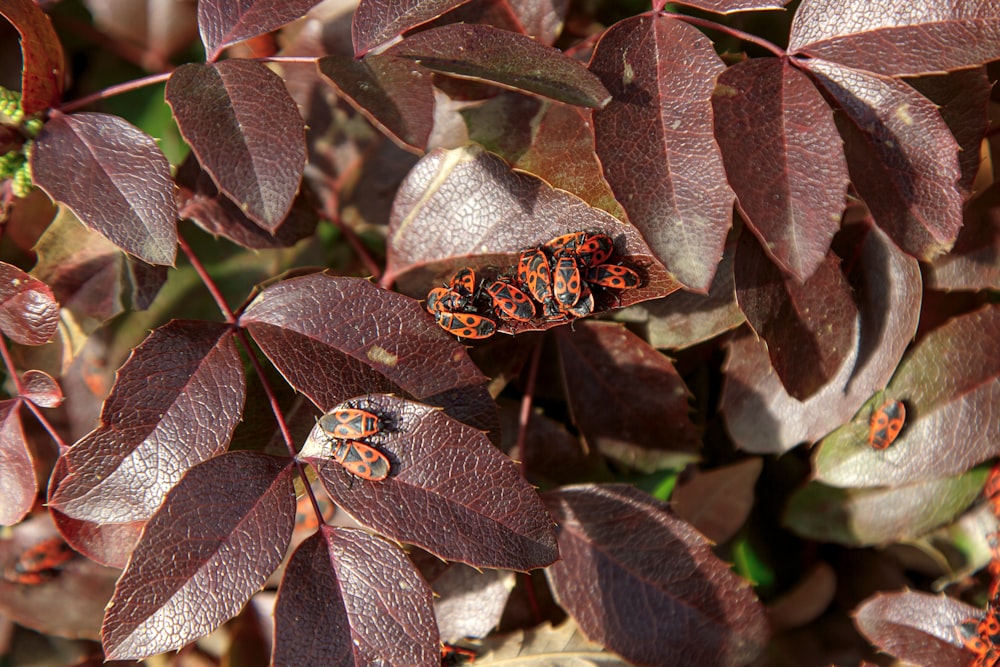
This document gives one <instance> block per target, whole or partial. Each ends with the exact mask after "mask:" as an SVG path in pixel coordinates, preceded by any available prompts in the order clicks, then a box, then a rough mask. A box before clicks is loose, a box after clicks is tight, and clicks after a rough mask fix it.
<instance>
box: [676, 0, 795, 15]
mask: <svg viewBox="0 0 1000 667" xmlns="http://www.w3.org/2000/svg"><path fill="white" fill-rule="evenodd" d="M789 1H790V0H683V1H682V2H677V3H674V4H678V5H684V6H687V7H697V8H698V9H704V10H705V11H706V12H715V13H716V14H731V13H734V12H745V11H750V10H760V9H780V8H782V7H783V6H785V5H787V4H788V3H789Z"/></svg>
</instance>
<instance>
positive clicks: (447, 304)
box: [424, 287, 469, 315]
mask: <svg viewBox="0 0 1000 667" xmlns="http://www.w3.org/2000/svg"><path fill="white" fill-rule="evenodd" d="M424 306H425V308H427V312H429V313H430V314H431V315H436V314H437V313H441V312H448V313H455V312H459V311H463V310H466V309H468V307H469V299H468V297H464V296H462V295H461V294H459V293H458V292H456V291H454V290H453V289H450V288H448V287H435V288H434V289H432V290H431V291H430V292H428V293H427V303H426V304H425V305H424Z"/></svg>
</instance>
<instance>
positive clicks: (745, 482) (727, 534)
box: [670, 457, 763, 544]
mask: <svg viewBox="0 0 1000 667" xmlns="http://www.w3.org/2000/svg"><path fill="white" fill-rule="evenodd" d="M762 467H763V461H762V460H761V459H760V458H759V457H754V458H750V459H746V460H745V461H741V462H739V463H734V464H733V465H728V466H723V467H721V468H714V469H712V470H706V471H700V470H696V471H695V472H694V476H693V477H692V478H690V479H687V480H684V481H682V482H679V483H678V484H677V486H676V487H675V488H674V492H673V493H672V494H671V496H670V506H671V507H672V508H673V510H674V512H676V513H677V516H678V517H680V518H681V519H684V520H685V521H687V522H688V523H690V524H691V525H692V526H694V527H695V528H697V529H698V532H700V533H701V534H702V535H704V536H705V537H707V538H708V539H710V540H712V541H713V542H715V543H717V544H719V543H722V542H726V541H728V540H729V539H730V538H732V537H733V536H734V535H735V534H736V532H737V531H738V530H739V529H740V528H741V527H742V526H743V522H744V521H746V520H747V517H748V516H750V510H751V509H752V508H753V501H754V486H755V485H756V484H757V478H758V477H760V471H761V468H762ZM685 474H686V473H685Z"/></svg>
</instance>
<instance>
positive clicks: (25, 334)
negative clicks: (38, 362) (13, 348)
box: [0, 262, 59, 345]
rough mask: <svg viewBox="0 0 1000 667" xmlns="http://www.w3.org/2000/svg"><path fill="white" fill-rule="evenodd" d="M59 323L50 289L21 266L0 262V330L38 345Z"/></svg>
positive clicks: (7, 334)
mask: <svg viewBox="0 0 1000 667" xmlns="http://www.w3.org/2000/svg"><path fill="white" fill-rule="evenodd" d="M58 326H59V304H58V303H56V301H55V297H54V296H53V294H52V289H51V288H50V287H49V286H48V285H46V284H45V283H43V282H42V281H40V280H38V279H37V278H32V277H31V276H29V275H28V274H27V273H25V272H24V271H22V270H21V269H19V268H17V267H16V266H13V265H11V264H7V263H6V262H0V332H3V335H5V336H7V337H8V338H10V339H11V340H12V341H14V342H15V343H20V344H21V345H42V344H44V343H47V342H48V341H49V339H51V338H52V336H53V335H54V334H55V333H56V327H58Z"/></svg>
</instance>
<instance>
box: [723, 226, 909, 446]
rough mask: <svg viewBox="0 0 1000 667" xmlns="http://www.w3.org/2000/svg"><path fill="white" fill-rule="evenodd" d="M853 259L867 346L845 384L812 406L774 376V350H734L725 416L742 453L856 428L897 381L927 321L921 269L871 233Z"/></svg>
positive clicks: (749, 339)
mask: <svg viewBox="0 0 1000 667" xmlns="http://www.w3.org/2000/svg"><path fill="white" fill-rule="evenodd" d="M844 254H845V256H852V257H856V260H855V264H854V266H853V268H852V269H851V271H850V272H849V273H848V275H847V278H848V281H849V282H850V283H851V287H852V289H853V291H854V300H855V302H856V303H857V304H858V309H859V315H860V324H859V326H860V330H859V334H860V338H859V339H857V341H856V342H854V343H853V344H852V346H851V351H850V354H849V356H848V358H847V361H846V362H845V363H844V364H843V365H841V367H840V371H839V372H838V373H837V376H836V377H835V378H833V379H832V380H831V381H830V382H828V383H827V384H826V386H824V387H823V388H822V389H820V390H819V391H818V392H817V393H816V394H814V395H813V396H812V397H810V398H809V399H808V400H806V401H799V400H797V399H795V398H793V397H791V396H789V394H788V392H787V391H786V390H785V389H784V387H783V386H782V385H781V380H779V379H778V376H777V374H775V372H774V370H773V369H772V368H771V363H770V361H769V360H768V350H767V346H766V345H765V344H764V342H763V341H760V340H755V337H754V336H753V335H752V334H747V335H741V336H739V337H737V338H735V339H733V341H732V342H731V343H730V344H729V353H728V356H727V359H726V364H725V366H724V367H723V371H724V372H725V374H726V381H725V384H724V385H723V390H722V403H721V410H722V413H723V415H724V416H725V420H726V426H727V428H728V430H729V434H730V435H731V436H732V438H733V440H734V442H736V445H737V446H738V447H739V448H740V449H743V450H746V451H749V452H754V453H757V454H765V453H774V454H776V453H781V452H785V451H787V450H789V449H791V448H792V447H794V446H795V445H797V444H799V443H800V442H804V441H813V440H818V439H819V438H821V437H823V436H824V435H826V434H827V433H829V432H830V431H832V430H833V429H835V428H836V427H837V426H839V425H840V424H842V423H844V422H845V421H847V420H849V419H850V418H851V416H852V415H854V413H855V412H857V411H858V408H859V407H861V405H862V404H863V403H864V402H865V401H866V400H868V398H869V397H870V396H871V395H872V394H873V393H874V392H875V391H876V390H878V389H881V388H882V387H884V386H885V383H886V382H888V381H889V378H890V377H892V373H893V371H894V370H895V369H896V365H897V364H898V363H899V360H900V359H901V358H902V356H903V351H904V350H905V349H906V346H907V344H909V342H910V340H912V338H913V334H914V332H916V329H917V318H918V316H919V314H920V297H921V285H920V269H919V268H918V266H917V262H916V260H914V259H912V258H910V257H907V256H905V255H903V254H902V253H901V252H899V250H898V249H896V247H895V246H893V245H892V244H891V243H889V241H888V239H887V238H886V236H885V235H884V234H883V233H882V232H880V231H878V230H876V229H871V230H870V231H869V232H867V235H866V236H865V237H864V238H863V240H862V241H861V242H860V243H859V244H857V247H856V248H852V249H850V252H849V253H844Z"/></svg>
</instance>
